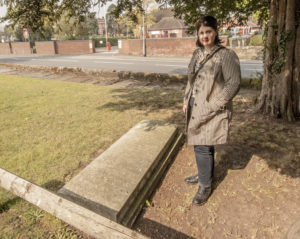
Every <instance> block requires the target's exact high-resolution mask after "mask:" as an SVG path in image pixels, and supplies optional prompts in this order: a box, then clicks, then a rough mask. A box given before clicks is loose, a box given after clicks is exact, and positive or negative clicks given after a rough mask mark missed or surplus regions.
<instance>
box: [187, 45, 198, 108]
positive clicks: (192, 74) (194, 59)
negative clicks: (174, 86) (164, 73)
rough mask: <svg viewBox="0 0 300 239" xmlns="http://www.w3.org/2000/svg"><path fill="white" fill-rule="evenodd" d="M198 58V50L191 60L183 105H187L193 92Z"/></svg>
mask: <svg viewBox="0 0 300 239" xmlns="http://www.w3.org/2000/svg"><path fill="white" fill-rule="evenodd" d="M197 56H198V49H196V50H195V51H194V53H193V56H192V58H191V60H190V63H189V66H188V70H187V75H188V81H187V84H186V87H185V92H184V97H183V104H184V105H187V104H188V102H187V98H188V95H189V93H190V90H191V86H192V82H191V81H192V78H193V76H194V74H195V65H196V60H197Z"/></svg>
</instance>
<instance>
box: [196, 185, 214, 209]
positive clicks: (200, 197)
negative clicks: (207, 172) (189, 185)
mask: <svg viewBox="0 0 300 239" xmlns="http://www.w3.org/2000/svg"><path fill="white" fill-rule="evenodd" d="M210 194H211V187H202V186H199V188H198V192H197V193H196V195H195V197H194V199H193V204H197V205H203V204H204V203H205V202H206V201H207V200H208V198H209V196H210Z"/></svg>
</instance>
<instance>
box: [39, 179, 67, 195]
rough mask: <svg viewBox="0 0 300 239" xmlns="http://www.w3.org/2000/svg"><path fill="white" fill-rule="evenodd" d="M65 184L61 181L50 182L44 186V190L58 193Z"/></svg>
mask: <svg viewBox="0 0 300 239" xmlns="http://www.w3.org/2000/svg"><path fill="white" fill-rule="evenodd" d="M64 185H65V184H64V183H63V182H61V181H59V180H55V179H54V180H50V181H49V182H46V183H44V184H43V185H42V187H43V188H45V189H47V190H49V191H52V192H57V191H58V190H59V189H61V188H62V187H63V186H64Z"/></svg>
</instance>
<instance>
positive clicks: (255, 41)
mask: <svg viewBox="0 0 300 239" xmlns="http://www.w3.org/2000/svg"><path fill="white" fill-rule="evenodd" d="M263 45H264V42H263V36H262V35H258V34H256V35H253V36H252V37H251V38H250V42H249V46H263Z"/></svg>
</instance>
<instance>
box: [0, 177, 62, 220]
mask: <svg viewBox="0 0 300 239" xmlns="http://www.w3.org/2000/svg"><path fill="white" fill-rule="evenodd" d="M63 186H64V183H63V182H61V181H58V180H51V181H49V182H46V183H44V184H43V185H42V187H43V188H45V189H47V190H49V191H52V192H57V191H58V190H59V189H60V188H62V187H63ZM21 200H22V198H20V197H14V198H12V199H9V200H6V201H5V202H4V203H2V204H0V214H1V213H4V212H7V211H8V210H9V209H10V208H11V207H12V206H14V205H16V204H17V203H18V202H20V201H21Z"/></svg>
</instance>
